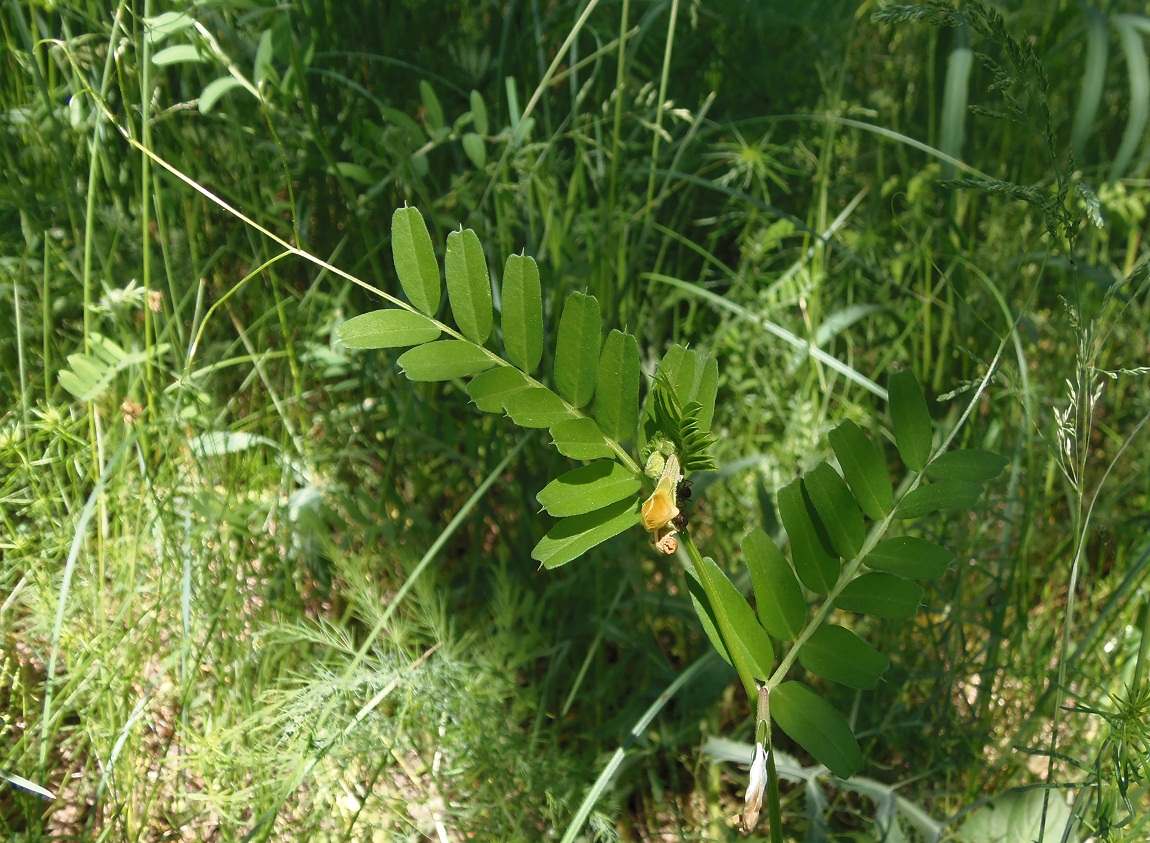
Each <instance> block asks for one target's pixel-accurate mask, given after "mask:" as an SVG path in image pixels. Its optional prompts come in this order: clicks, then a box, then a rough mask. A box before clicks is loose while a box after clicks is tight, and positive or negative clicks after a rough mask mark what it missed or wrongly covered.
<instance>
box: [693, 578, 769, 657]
mask: <svg viewBox="0 0 1150 843" xmlns="http://www.w3.org/2000/svg"><path fill="white" fill-rule="evenodd" d="M703 564H704V565H706V566H707V571H708V573H709V575H710V579H711V581H712V582H713V583H715V585H716V591H718V599H719V601H720V602H721V603H722V608H723V610H724V611H725V612H726V613H727V618H728V619H729V620H730V622H731V627H733V630H734V634H735V636H736V640H735V641H728V640H727V636H726V635H724V634H722V632H721V630H722V628H723V624H722V623H720V622H719V618H718V616H717V615H716V607H715V606H712V605H710V603H709V602H708V601H707V593H706V591H704V590H703V585H702V583H701V582H699V573H698V572H697V571H690V574H691V576H690V577H689V578H688V580H687V586H688V589H689V590H690V592H691V601H692V602H693V603H694V604H695V613H696V614H698V616H699V620H700V621H702V622H703V628H704V630H707V627H708V625H710V630H709V631H707V636H708V637H709V638H710V639H711V644H712V645H714V646H715V650H716V652H718V654H719V655H720V656H722V657H723V659H724V660H726V661H727V662H728V663H729V664H732V665H733V664H734V663H735V662H734V660H733V659H732V657H731V652H730V648H731V647H740V648H742V650H743V652H744V653H745V654H746V656H747V659H746V661H748V662H749V663H750V665H751V667H752V669H753V671H754V675H755V678H756V679H766V678H767V677H768V676H770V675H771V670H772V669H774V666H775V649H774V645H772V644H771V639H770V638H769V637H768V636H767V633H766V631H765V630H764V629H763V628H762V627H761V626H759V620H758V618H756V617H755V612H754V610H753V609H751V606H750V604H749V603H747V599H746V598H745V597H743V595H742V594H740V593H739V590H738V589H737V588H735V586H734V584H733V583H732V582H731V580H730V579H729V578H728V577H727V575H726V574H724V573H723V571H722V569H721V568H719V566H718V565H716V564H715V561H714V560H713V559H711V557H709V556H704V557H703ZM692 580H694V583H692ZM716 636H717V637H718V639H719V643H720V644H721V645H722V646H719V645H717V644H716Z"/></svg>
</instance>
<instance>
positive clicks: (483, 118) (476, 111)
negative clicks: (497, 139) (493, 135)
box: [468, 88, 487, 135]
mask: <svg viewBox="0 0 1150 843" xmlns="http://www.w3.org/2000/svg"><path fill="white" fill-rule="evenodd" d="M468 101H469V102H470V104H471V123H472V125H473V126H475V131H477V132H479V134H481V135H486V134H487V104H486V103H485V102H484V101H483V94H481V93H479V91H476V90H475V89H474V88H473V89H472V90H471V96H470V97H469V98H468Z"/></svg>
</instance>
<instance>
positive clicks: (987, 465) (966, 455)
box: [926, 449, 1006, 481]
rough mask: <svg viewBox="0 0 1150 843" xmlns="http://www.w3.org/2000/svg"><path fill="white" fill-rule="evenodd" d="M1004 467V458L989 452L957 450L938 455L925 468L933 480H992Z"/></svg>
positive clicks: (927, 474)
mask: <svg viewBox="0 0 1150 843" xmlns="http://www.w3.org/2000/svg"><path fill="white" fill-rule="evenodd" d="M1005 467H1006V457H1003V456H1000V455H999V454H994V453H991V452H990V451H977V450H966V449H963V450H958V451H947V452H946V453H945V454H939V455H938V457H937V458H935V460H934V461H932V462H931V464H930V465H928V466H927V467H926V476H927V477H930V478H931V479H933V480H971V481H981V480H993V479H994V478H995V477H997V476H998V475H1000V474H1001V473H1002V469H1003V468H1005Z"/></svg>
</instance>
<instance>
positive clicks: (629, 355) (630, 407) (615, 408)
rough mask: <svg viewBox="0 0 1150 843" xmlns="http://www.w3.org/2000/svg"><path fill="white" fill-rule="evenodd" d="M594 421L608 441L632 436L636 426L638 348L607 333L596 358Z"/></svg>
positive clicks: (621, 336) (618, 334)
mask: <svg viewBox="0 0 1150 843" xmlns="http://www.w3.org/2000/svg"><path fill="white" fill-rule="evenodd" d="M595 420H596V421H598V422H599V427H600V429H602V431H603V432H604V433H605V434H606V435H608V436H610V437H611V438H612V439H616V440H618V441H624V440H627V439H631V438H633V437H634V436H635V432H636V430H637V429H638V425H639V346H638V343H637V342H636V341H635V337H633V336H632V335H631V334H624V333H622V332H621V331H614V330H613V331H611V332H610V333H609V334H608V335H607V341H606V342H604V343H603V353H602V354H601V355H600V357H599V372H598V384H597V385H596V393H595Z"/></svg>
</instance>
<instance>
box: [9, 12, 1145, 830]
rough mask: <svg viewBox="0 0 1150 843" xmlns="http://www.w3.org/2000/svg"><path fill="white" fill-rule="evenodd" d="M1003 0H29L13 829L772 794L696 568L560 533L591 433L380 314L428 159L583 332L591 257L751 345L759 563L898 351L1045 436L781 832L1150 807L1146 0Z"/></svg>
mask: <svg viewBox="0 0 1150 843" xmlns="http://www.w3.org/2000/svg"><path fill="white" fill-rule="evenodd" d="M959 5H960V6H961V11H960V12H955V11H954V10H953V9H952V8H951V7H950V6H948V5H944V4H941V3H934V2H928V3H925V4H923V5H920V6H893V5H891V6H884V5H881V4H878V3H875V2H854V3H850V2H844V1H843V0H818V1H817V2H811V3H801V4H800V3H787V2H773V1H772V2H758V3H744V2H736V0H715V2H698V0H692V1H691V2H680V0H665V1H663V2H644V3H638V2H636V3H631V2H630V0H619V2H615V3H603V2H599V0H590V2H582V3H574V2H565V0H555V2H548V3H539V2H534V0H533V2H529V3H520V2H514V0H512V2H494V0H478V2H476V0H445V2H440V3H434V4H431V3H421V2H417V1H416V0H393V2H387V3H372V2H362V0H352V2H345V3H335V2H330V0H328V2H321V1H320V0H317V1H316V2H309V3H298V4H274V3H269V2H263V0H218V1H217V2H210V3H208V2H205V3H198V4H195V5H193V6H190V7H189V8H187V9H184V8H180V9H175V6H173V8H172V9H169V8H167V7H166V6H165V5H164V4H161V3H158V2H153V0H134V2H130V3H129V2H120V3H118V4H115V5H112V4H107V3H102V2H96V0H72V2H54V3H48V2H33V3H16V2H12V3H8V4H5V5H4V6H3V8H2V9H0V26H2V27H3V40H2V43H3V51H2V52H0V68H2V72H0V133H2V135H0V136H2V142H0V166H2V172H3V173H4V179H3V182H2V183H0V301H3V303H4V304H3V306H0V520H2V527H0V779H2V780H0V836H4V837H5V838H6V839H11V840H18V841H39V840H46V839H52V840H77V841H98V840H100V841H105V840H106V841H132V843H135V841H153V840H155V841H158V840H220V841H230V840H236V841H239V840H245V841H246V840H268V841H287V840H322V841H328V840H330V841H344V840H380V841H383V840H423V839H431V840H437V841H462V840H467V839H476V840H500V841H502V840H507V841H517V840H524V841H527V840H540V839H556V840H559V839H561V838H562V839H566V840H577V839H578V840H597V841H612V840H635V841H646V840H668V839H675V840H735V839H741V837H742V835H741V833H740V832H739V831H738V829H737V825H736V824H735V823H734V821H733V819H732V818H733V817H734V816H735V815H736V814H738V813H739V811H740V810H741V809H742V799H743V791H744V790H745V789H746V786H747V769H746V765H747V762H748V761H749V759H750V749H749V747H750V745H751V744H752V743H753V742H754V739H755V735H754V711H753V708H752V707H750V704H749V703H748V700H747V699H746V697H745V696H744V694H743V692H742V691H743V688H742V686H741V685H740V683H739V681H738V679H737V678H736V676H735V673H734V671H732V670H731V669H730V668H729V667H728V665H726V664H725V663H724V662H723V661H721V660H720V659H719V658H718V657H717V656H716V655H715V653H714V651H713V650H712V649H711V646H710V644H709V643H708V641H707V638H706V636H705V635H704V633H703V630H702V628H701V626H700V623H699V620H698V618H697V617H696V614H695V611H694V609H693V608H692V603H691V597H690V594H689V592H688V588H687V583H686V580H685V576H684V572H683V566H682V565H681V564H679V563H678V562H677V561H676V559H675V558H674V557H670V556H664V555H659V554H656V553H653V552H652V551H651V549H650V547H649V546H648V544H647V536H646V534H644V533H643V532H642V530H632V531H629V532H627V533H625V534H623V535H622V536H620V537H618V538H616V539H613V540H612V541H610V542H608V543H605V544H602V545H600V546H599V547H597V548H596V549H594V550H593V551H591V552H590V553H589V554H588V555H586V556H584V557H583V558H581V559H578V560H576V561H574V562H572V563H571V564H569V565H566V566H564V567H562V568H559V569H557V570H553V571H547V570H540V568H539V565H538V564H537V563H536V562H535V561H534V560H533V559H532V558H531V554H532V549H533V547H534V546H535V545H536V543H537V542H538V541H539V539H540V537H541V536H543V534H544V533H545V532H546V531H547V529H548V526H549V522H548V519H547V518H546V517H541V516H540V515H539V510H540V504H539V502H538V501H537V500H536V497H535V496H536V494H537V493H538V492H539V490H540V489H541V488H542V487H543V486H544V485H545V484H546V483H547V481H548V479H550V478H552V477H554V476H556V475H557V474H558V473H561V472H562V471H564V470H566V468H568V467H570V466H569V465H568V463H569V461H568V460H565V459H564V458H563V457H561V456H560V455H558V454H556V453H555V451H554V449H552V448H549V447H548V446H547V442H548V437H547V435H546V432H545V431H538V432H528V431H525V430H523V429H521V428H518V427H516V426H515V425H513V424H512V423H511V422H510V421H509V420H508V419H506V418H503V417H501V416H500V415H499V414H482V413H479V412H475V410H474V407H473V406H470V399H469V395H468V393H467V392H466V390H465V386H464V384H463V383H462V382H461V381H458V380H457V381H448V382H446V383H442V384H439V383H411V382H409V381H408V380H406V379H405V378H404V377H403V374H402V373H401V371H400V369H399V367H397V365H396V358H397V357H398V354H397V353H394V352H392V351H390V350H380V351H370V352H356V351H353V350H350V349H349V348H347V347H346V346H345V345H343V344H342V343H341V342H340V341H339V339H338V329H339V326H340V325H341V324H342V323H344V322H345V321H346V320H347V319H349V318H351V317H353V316H356V315H358V314H360V313H364V312H367V311H370V310H373V309H375V308H378V307H380V306H381V302H380V300H379V298H378V297H377V296H374V295H373V294H372V293H371V292H370V290H369V289H366V288H367V287H377V288H379V289H382V290H386V291H387V292H389V293H391V294H393V295H398V294H399V286H398V284H397V281H396V273H395V269H394V267H393V265H392V251H391V244H390V242H389V234H390V221H391V219H392V214H393V212H394V211H395V209H396V208H400V207H403V206H404V205H405V203H406V204H409V205H412V206H416V207H418V208H419V209H420V211H421V212H422V214H423V216H424V218H425V219H426V220H427V222H428V225H429V227H430V229H431V234H432V240H433V242H434V243H435V245H436V248H437V249H438V250H439V251H440V256H441V259H442V250H443V248H444V244H445V241H446V238H447V236H448V233H449V232H452V231H455V230H458V229H459V227H460V226H463V227H464V228H470V229H473V230H474V231H475V232H476V233H477V235H478V237H479V240H480V241H481V242H482V243H483V244H484V246H485V247H486V249H487V253H486V259H487V263H488V265H489V266H490V267H492V271H493V273H495V274H496V275H498V273H499V272H500V271H501V270H502V267H503V266H504V261H505V259H506V257H507V256H508V255H512V254H527V255H530V256H533V257H534V259H535V261H536V262H537V263H538V266H539V270H540V273H541V276H542V290H543V315H544V320H545V323H546V326H547V328H546V332H547V334H548V335H549V336H550V337H553V336H554V334H555V331H556V329H557V325H558V323H559V318H560V310H561V306H562V304H563V302H564V301H565V300H566V299H567V297H568V295H569V294H570V293H572V292H575V291H579V292H584V293H588V294H591V295H594V296H595V298H596V299H597V300H598V302H599V304H600V307H601V309H602V313H603V316H604V327H605V328H607V329H610V328H618V329H620V330H626V331H629V332H630V333H632V334H634V335H635V336H636V337H637V338H638V341H639V352H640V355H641V361H642V365H643V371H644V372H645V373H646V374H647V375H648V376H650V375H651V374H652V373H653V372H654V368H655V364H656V363H657V362H658V361H659V360H660V358H662V356H663V354H664V352H665V351H666V350H667V349H668V348H670V347H671V346H672V345H673V344H676V343H678V344H682V345H685V346H689V347H690V348H692V349H698V350H701V351H704V352H706V353H708V354H710V355H712V356H713V357H714V358H715V359H716V360H717V361H718V372H719V377H718V393H717V395H718V399H717V402H716V409H715V418H714V422H713V425H712V431H713V433H714V434H715V437H716V442H715V445H714V447H713V451H712V452H713V455H714V457H715V459H716V462H717V465H718V469H717V470H716V471H714V472H706V473H701V474H699V475H697V476H696V477H695V478H694V479H695V481H696V482H695V487H694V502H693V504H692V509H691V514H690V523H691V530H692V533H693V535H694V536H695V538H696V539H697V540H698V542H699V544H700V545H705V547H706V549H707V552H708V553H709V554H710V555H712V556H713V557H714V558H715V559H716V560H718V562H719V564H720V566H721V567H723V568H725V569H726V570H727V571H729V572H731V573H733V574H736V576H735V581H736V583H737V584H739V585H740V586H742V587H744V590H747V587H748V586H749V584H748V583H747V582H746V577H745V576H743V577H742V578H740V577H739V576H738V575H737V574H738V572H740V571H742V570H743V568H742V563H741V561H740V559H741V551H740V542H741V541H742V539H743V538H744V536H746V534H747V533H748V531H750V530H751V529H752V528H753V527H755V526H760V527H762V528H763V529H764V530H765V531H766V532H767V533H768V534H769V535H771V536H773V537H776V538H777V539H779V540H780V541H781V540H782V539H783V537H784V534H783V532H782V530H781V529H780V521H779V515H778V505H777V492H778V490H779V489H780V488H782V487H784V486H785V485H786V484H787V483H789V482H790V481H792V480H793V479H794V478H795V477H796V476H798V475H799V474H800V473H802V472H805V471H807V470H808V469H810V468H811V467H812V466H814V465H815V464H816V463H818V462H819V461H820V460H824V459H826V458H828V457H830V456H832V451H831V446H830V444H829V443H828V432H829V431H830V430H831V429H832V428H834V427H836V426H837V425H838V424H840V423H841V422H843V421H844V420H848V419H849V420H853V421H854V422H856V423H857V424H858V425H859V427H860V428H862V429H863V430H865V431H867V432H868V433H871V434H873V435H874V436H875V438H876V439H879V440H889V439H890V438H891V435H892V434H891V429H890V423H889V421H888V415H887V406H886V402H885V401H884V400H883V399H882V397H881V396H880V395H878V394H876V391H875V390H874V389H871V388H869V387H870V386H871V385H874V384H885V383H887V382H888V379H889V378H890V376H891V375H892V374H893V373H895V372H898V371H904V370H909V371H911V372H913V373H915V375H916V376H917V378H918V380H919V381H920V382H921V383H922V384H923V388H924V390H925V392H926V394H927V396H928V398H929V406H930V411H931V416H932V421H933V424H934V427H935V430H936V440H938V439H941V438H942V437H944V436H946V435H948V434H949V433H950V432H951V431H952V430H954V429H955V427H956V425H957V423H958V420H959V419H960V418H961V417H962V415H963V413H964V412H965V411H966V410H967V409H968V406H969V405H970V401H971V399H972V397H974V398H975V400H976V403H975V405H974V407H973V413H971V415H970V417H969V419H968V420H967V421H966V423H965V424H964V425H963V426H962V427H961V428H960V429H959V430H958V435H957V437H956V440H955V445H956V446H961V447H965V448H975V449H983V450H987V451H993V452H995V453H997V454H1000V455H1002V456H1003V457H1005V458H1006V460H1007V463H1006V469H1005V471H1004V472H1003V473H1002V474H1001V476H999V477H998V478H997V479H996V480H994V481H993V482H992V483H990V484H989V485H988V488H987V491H986V493H985V495H984V496H983V497H982V498H981V499H980V500H979V502H978V504H977V506H976V507H975V508H974V509H973V510H972V511H957V512H943V513H940V514H936V515H933V516H931V517H930V518H928V519H926V520H924V521H923V522H922V523H921V525H920V528H921V531H922V535H925V536H926V537H928V538H931V539H932V540H937V541H938V542H940V543H942V544H944V545H945V546H946V547H948V548H949V549H951V550H952V551H953V552H954V553H955V554H956V562H955V564H953V565H952V566H951V567H950V568H949V569H948V570H947V572H946V574H945V575H944V576H943V577H941V578H939V579H938V580H936V581H934V582H931V583H928V584H926V592H925V596H924V598H923V602H922V606H921V608H920V609H919V611H918V613H917V614H916V615H915V616H914V617H912V618H907V619H903V620H880V619H877V618H871V617H863V618H859V619H856V621H855V631H856V632H858V633H859V634H860V635H862V636H863V637H865V638H866V640H867V641H868V642H870V643H871V644H872V645H874V646H875V647H876V648H877V649H879V650H880V651H881V652H883V653H885V654H887V655H888V656H889V657H890V660H891V666H890V669H889V670H888V671H887V672H886V674H885V676H884V678H883V681H882V682H881V683H880V684H878V686H877V687H875V688H874V689H873V690H866V691H854V690H851V689H849V688H843V687H840V686H837V685H834V684H832V683H821V682H819V680H817V679H814V680H810V681H812V683H813V684H814V686H815V687H817V688H818V690H819V692H820V693H821V694H823V695H825V696H826V698H827V699H829V700H831V701H832V702H833V703H834V705H835V706H836V707H837V708H838V710H840V711H842V712H843V713H844V714H846V715H847V717H848V720H849V722H850V724H851V727H852V728H853V730H854V733H855V734H856V735H857V736H858V738H859V741H860V743H861V745H862V749H863V753H864V755H865V759H866V764H865V767H864V768H863V770H862V772H861V774H860V777H859V778H858V779H857V780H855V781H848V782H844V781H839V780H836V779H834V778H833V777H831V776H829V775H827V774H826V772H825V770H819V769H818V768H817V766H816V765H815V764H814V762H813V761H812V759H811V758H810V757H809V756H807V755H805V754H804V752H803V750H802V748H801V747H799V746H796V745H794V744H791V743H788V742H787V740H786V739H785V737H778V736H776V739H777V741H778V743H777V744H776V746H777V748H778V749H779V750H780V751H781V752H782V753H784V755H782V756H780V774H781V776H782V779H783V781H782V804H781V814H782V823H780V824H778V825H777V826H776V828H775V830H774V833H775V834H776V835H779V836H777V837H776V839H785V840H829V839H854V840H859V841H866V840H887V841H900V840H917V839H923V840H929V839H942V838H943V837H946V836H947V835H958V836H960V837H961V839H965V840H969V841H981V840H990V839H1007V840H1017V841H1024V840H1034V839H1038V836H1039V829H1040V828H1041V829H1042V830H1043V832H1044V833H1045V837H1044V838H1043V839H1045V840H1048V841H1052V840H1063V839H1073V840H1078V839H1084V838H1085V837H1086V836H1087V835H1092V836H1093V837H1094V838H1095V839H1097V840H1112V841H1119V840H1141V839H1145V837H1146V834H1147V831H1148V830H1150V819H1147V810H1146V809H1147V805H1148V801H1147V800H1148V799H1150V797H1148V796H1147V793H1146V790H1145V787H1144V783H1145V780H1146V777H1147V775H1148V772H1150V771H1148V768H1147V764H1148V763H1150V756H1148V752H1150V748H1148V747H1150V743H1148V742H1150V726H1148V725H1147V722H1148V721H1147V715H1148V714H1150V690H1148V687H1150V686H1148V683H1147V678H1146V668H1147V666H1146V664H1145V662H1146V654H1147V653H1146V651H1147V649H1148V648H1150V643H1148V642H1150V637H1148V636H1147V635H1146V634H1145V632H1146V630H1147V625H1148V624H1150V613H1148V610H1147V572H1148V568H1150V542H1148V540H1147V536H1148V534H1150V533H1148V531H1147V529H1146V527H1147V523H1148V520H1147V519H1148V516H1147V513H1148V512H1150V472H1147V471H1146V465H1147V463H1148V461H1150V445H1148V440H1150V432H1148V431H1147V430H1146V426H1147V420H1148V419H1150V312H1148V311H1150V273H1148V271H1147V267H1148V266H1150V264H1148V263H1147V245H1146V243H1145V242H1144V231H1145V215H1146V206H1147V203H1148V201H1150V143H1148V142H1147V136H1146V128H1147V121H1148V119H1150V105H1147V103H1148V102H1150V70H1148V67H1150V62H1148V58H1147V43H1146V39H1147V38H1150V17H1147V16H1145V14H1144V10H1143V8H1142V6H1141V4H1137V3H1131V2H1126V0H1115V2H1112V3H1105V4H1104V3H1097V4H1094V5H1088V4H1077V3H1069V2H1062V0H1059V2H1043V3H1005V2H1004V3H1001V4H1000V5H999V6H998V7H997V11H996V10H995V8H993V7H990V6H984V5H981V4H979V3H975V2H968V3H962V4H959ZM304 253H306V255H305V254H304ZM309 256H314V258H317V259H318V260H316V259H312V258H311V257H309ZM357 282H358V283H357ZM497 306H498V302H497ZM982 383H985V384H986V387H985V389H984V390H982V391H978V387H979V385H980V384H982ZM879 391H880V392H881V390H879ZM888 452H890V453H893V449H890V448H888ZM892 471H893V468H892ZM899 471H900V472H901V471H902V469H901V468H899ZM796 672H797V673H799V674H801V673H802V671H800V670H797V669H796ZM996 823H997V825H996ZM999 832H1001V833H1005V834H1007V835H1008V836H1007V837H1005V838H1002V837H997V838H996V837H994V834H996V833H999ZM757 834H759V835H760V836H761V839H767V834H768V832H767V831H766V829H765V828H760V829H759V831H758V832H757ZM1064 834H1065V837H1064Z"/></svg>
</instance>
